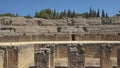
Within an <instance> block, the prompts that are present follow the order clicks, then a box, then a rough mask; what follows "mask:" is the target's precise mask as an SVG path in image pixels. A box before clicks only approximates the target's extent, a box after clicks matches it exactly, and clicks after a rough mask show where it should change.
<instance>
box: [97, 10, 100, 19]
mask: <svg viewBox="0 0 120 68" xmlns="http://www.w3.org/2000/svg"><path fill="white" fill-rule="evenodd" d="M97 17H100V10H99V9H98V11H97Z"/></svg>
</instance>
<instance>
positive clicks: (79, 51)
mask: <svg viewBox="0 0 120 68" xmlns="http://www.w3.org/2000/svg"><path fill="white" fill-rule="evenodd" d="M79 47H80V46H79V45H74V44H72V45H69V46H68V68H85V49H84V48H82V47H81V48H79Z"/></svg>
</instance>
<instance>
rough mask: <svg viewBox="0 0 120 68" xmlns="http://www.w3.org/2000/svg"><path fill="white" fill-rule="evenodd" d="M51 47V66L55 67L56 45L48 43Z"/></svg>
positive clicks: (47, 46) (51, 67) (48, 46)
mask: <svg viewBox="0 0 120 68" xmlns="http://www.w3.org/2000/svg"><path fill="white" fill-rule="evenodd" d="M46 48H49V49H50V68H55V62H54V59H55V45H46Z"/></svg>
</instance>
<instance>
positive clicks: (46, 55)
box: [35, 48, 50, 68]
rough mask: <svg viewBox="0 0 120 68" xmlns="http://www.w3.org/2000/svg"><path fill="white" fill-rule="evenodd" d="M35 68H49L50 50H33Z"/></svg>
mask: <svg viewBox="0 0 120 68" xmlns="http://www.w3.org/2000/svg"><path fill="white" fill-rule="evenodd" d="M35 68H50V49H49V48H41V49H40V50H35Z"/></svg>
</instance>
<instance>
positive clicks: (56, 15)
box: [0, 7, 120, 19]
mask: <svg viewBox="0 0 120 68" xmlns="http://www.w3.org/2000/svg"><path fill="white" fill-rule="evenodd" d="M0 16H10V17H19V14H18V13H17V14H16V15H14V14H12V13H6V14H0ZM79 16H81V17H85V18H89V17H106V18H108V17H109V15H108V13H106V12H105V11H104V9H103V10H102V12H100V10H99V9H98V10H97V11H96V10H94V9H92V8H91V7H90V9H89V11H88V12H84V13H76V12H75V10H73V11H71V10H70V9H69V10H63V11H61V12H57V11H56V10H51V9H49V8H48V9H44V10H40V11H37V12H35V15H34V17H36V18H45V19H62V18H74V17H79ZM116 16H120V11H119V13H117V14H116ZM24 17H25V18H33V17H32V16H30V15H29V14H28V15H26V16H24Z"/></svg>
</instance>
